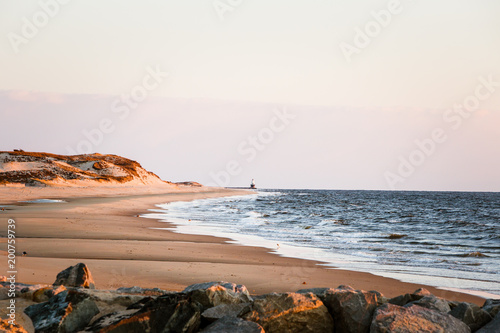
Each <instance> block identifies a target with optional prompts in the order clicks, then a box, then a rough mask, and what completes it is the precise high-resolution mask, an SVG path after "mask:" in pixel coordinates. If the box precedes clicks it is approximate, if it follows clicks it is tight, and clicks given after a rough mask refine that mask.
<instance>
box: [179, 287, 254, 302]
mask: <svg viewBox="0 0 500 333" xmlns="http://www.w3.org/2000/svg"><path fill="white" fill-rule="evenodd" d="M183 292H184V293H186V294H188V295H189V296H190V297H191V298H192V299H193V300H194V301H197V302H199V303H200V304H201V305H203V307H204V308H210V307H213V306H217V305H220V304H238V303H248V302H251V301H252V297H251V296H250V294H249V293H248V290H247V288H246V287H245V286H243V285H241V284H239V285H236V284H234V283H230V282H206V283H198V284H193V285H190V286H188V287H187V288H186V289H184V291H183Z"/></svg>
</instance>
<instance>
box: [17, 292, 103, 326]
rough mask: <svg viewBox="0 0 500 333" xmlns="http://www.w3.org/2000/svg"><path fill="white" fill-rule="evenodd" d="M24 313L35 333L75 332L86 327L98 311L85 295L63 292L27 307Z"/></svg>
mask: <svg viewBox="0 0 500 333" xmlns="http://www.w3.org/2000/svg"><path fill="white" fill-rule="evenodd" d="M24 312H25V313H26V314H27V315H28V316H29V317H30V318H31V320H32V321H33V326H34V327H35V330H36V332H37V333H42V332H76V331H78V330H80V329H82V328H84V327H85V326H87V325H88V323H89V322H90V320H91V319H92V318H93V317H94V316H95V315H96V314H98V313H99V309H98V308H97V305H96V304H95V302H94V301H93V300H91V299H89V297H88V296H87V295H84V294H82V293H79V292H76V291H68V290H65V291H63V292H60V293H59V294H57V295H55V296H54V297H52V298H51V299H50V300H48V301H47V302H44V303H39V304H34V305H31V306H28V307H27V308H26V309H25V310H24Z"/></svg>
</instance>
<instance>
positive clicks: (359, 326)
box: [324, 288, 381, 332]
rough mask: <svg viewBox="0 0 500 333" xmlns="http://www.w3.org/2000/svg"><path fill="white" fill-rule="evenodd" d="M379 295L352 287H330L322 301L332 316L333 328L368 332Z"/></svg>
mask: <svg viewBox="0 0 500 333" xmlns="http://www.w3.org/2000/svg"><path fill="white" fill-rule="evenodd" d="M379 295H381V294H380V293H374V292H367V291H364V290H354V289H353V288H342V289H339V288H337V289H330V290H329V291H328V292H327V294H326V296H325V300H324V303H325V305H326V307H327V308H328V311H329V312H330V314H331V315H332V317H333V320H334V322H335V329H336V330H337V331H338V332H368V330H369V329H370V324H371V320H372V314H373V312H374V311H375V309H376V308H377V306H378V302H379V301H378V297H379Z"/></svg>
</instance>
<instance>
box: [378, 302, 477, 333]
mask: <svg viewBox="0 0 500 333" xmlns="http://www.w3.org/2000/svg"><path fill="white" fill-rule="evenodd" d="M396 332H397V333H406V332H408V333H410V332H436V333H437V332H453V333H469V332H470V328H469V326H467V325H466V324H464V323H463V322H462V321H460V320H458V319H457V318H455V317H453V316H451V315H448V314H445V313H441V312H438V311H434V310H431V309H427V308H423V307H421V306H418V305H411V306H409V307H402V306H398V305H394V304H390V303H388V304H384V305H382V306H380V307H378V308H377V310H375V313H374V314H373V320H372V323H371V326H370V333H396Z"/></svg>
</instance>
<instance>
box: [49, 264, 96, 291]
mask: <svg viewBox="0 0 500 333" xmlns="http://www.w3.org/2000/svg"><path fill="white" fill-rule="evenodd" d="M53 285H54V286H59V285H63V286H66V287H81V288H90V289H95V285H94V279H93V278H92V274H90V270H89V268H88V267H87V265H85V264H83V263H79V264H76V265H75V266H71V267H68V268H66V269H65V270H63V271H61V272H60V273H59V274H57V277H56V281H55V282H54V283H53Z"/></svg>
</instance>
